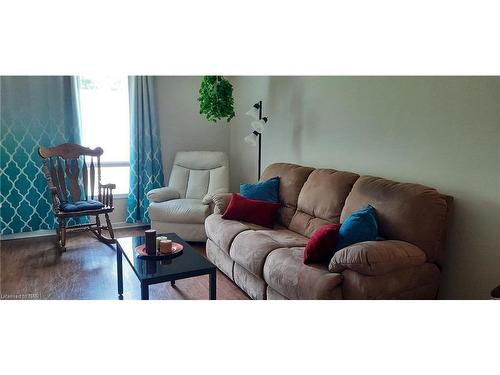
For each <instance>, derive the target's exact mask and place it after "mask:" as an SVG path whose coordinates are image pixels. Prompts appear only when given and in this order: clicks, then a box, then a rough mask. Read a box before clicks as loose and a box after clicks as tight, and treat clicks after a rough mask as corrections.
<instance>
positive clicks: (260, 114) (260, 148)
mask: <svg viewBox="0 0 500 375" xmlns="http://www.w3.org/2000/svg"><path fill="white" fill-rule="evenodd" d="M260 120H262V100H259V121H260ZM261 155H262V133H260V132H259V166H258V177H257V181H259V180H260V169H261Z"/></svg>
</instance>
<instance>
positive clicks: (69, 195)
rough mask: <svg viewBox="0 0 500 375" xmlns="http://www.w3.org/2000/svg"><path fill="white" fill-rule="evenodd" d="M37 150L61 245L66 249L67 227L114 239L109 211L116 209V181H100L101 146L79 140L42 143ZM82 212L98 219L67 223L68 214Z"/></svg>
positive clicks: (74, 215)
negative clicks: (49, 146)
mask: <svg viewBox="0 0 500 375" xmlns="http://www.w3.org/2000/svg"><path fill="white" fill-rule="evenodd" d="M38 153H39V154H40V156H41V157H42V162H43V169H44V172H45V178H46V179H47V184H48V186H49V190H50V195H51V198H52V208H53V211H54V215H55V216H56V218H57V220H58V222H59V227H58V228H57V229H56V234H57V242H58V245H59V246H60V249H61V250H62V251H63V252H64V251H66V232H67V231H87V230H90V231H92V233H94V235H95V236H96V237H97V238H98V239H99V240H100V241H102V242H105V243H107V244H110V243H113V242H114V234H113V227H112V226H111V221H110V220H109V213H110V212H113V208H114V207H113V189H115V188H116V185H114V184H106V185H103V184H101V155H102V154H103V150H102V148H100V147H97V148H95V149H93V150H92V149H90V148H87V147H83V146H80V145H77V144H73V143H64V144H62V145H59V146H55V147H51V148H45V147H40V148H39V149H38ZM96 169H97V181H96ZM82 186H83V191H82ZM95 192H96V193H97V197H96V196H95V194H94V193H95ZM101 214H104V217H105V218H106V226H102V225H101V220H100V219H99V215H101ZM81 216H88V217H89V221H90V216H95V223H91V222H89V223H87V224H77V225H72V226H66V221H67V220H68V219H69V218H75V217H81ZM103 229H105V230H107V231H108V232H109V236H110V238H107V237H104V236H103V235H102V230H103Z"/></svg>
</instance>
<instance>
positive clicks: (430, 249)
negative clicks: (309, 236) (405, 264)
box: [340, 176, 451, 262]
mask: <svg viewBox="0 0 500 375" xmlns="http://www.w3.org/2000/svg"><path fill="white" fill-rule="evenodd" d="M367 204H371V205H372V206H373V207H375V210H376V211H377V218H378V223H379V233H380V236H382V237H384V238H386V239H391V240H401V241H406V242H410V243H412V244H414V245H416V246H417V247H419V248H420V249H422V250H423V251H424V252H425V253H426V254H427V259H428V261H430V262H434V261H437V262H441V261H442V260H443V257H444V248H443V247H444V246H443V245H444V239H445V231H446V220H447V211H448V208H449V204H451V197H446V196H444V195H442V194H439V193H438V192H437V191H436V190H435V189H432V188H429V187H426V186H422V185H417V184H410V183H398V182H395V181H390V180H386V179H383V178H379V177H370V176H362V177H360V178H359V179H358V180H357V181H356V182H355V183H354V186H353V188H352V191H351V193H350V194H349V196H348V197H347V200H346V203H345V206H344V209H343V210H342V215H341V217H340V221H341V222H343V221H344V220H345V219H346V218H347V217H348V216H349V215H350V214H351V213H352V212H353V211H355V210H357V209H359V208H361V207H364V206H366V205H367Z"/></svg>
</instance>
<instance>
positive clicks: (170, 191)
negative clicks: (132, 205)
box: [147, 186, 181, 203]
mask: <svg viewBox="0 0 500 375" xmlns="http://www.w3.org/2000/svg"><path fill="white" fill-rule="evenodd" d="M147 197H148V199H149V201H150V202H157V203H158V202H165V201H169V200H172V199H179V198H180V197H181V195H180V193H179V192H178V191H177V190H176V189H174V188H173V187H170V186H166V187H161V188H158V189H153V190H150V191H148V193H147Z"/></svg>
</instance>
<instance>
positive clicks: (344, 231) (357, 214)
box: [335, 205, 378, 251]
mask: <svg viewBox="0 0 500 375" xmlns="http://www.w3.org/2000/svg"><path fill="white" fill-rule="evenodd" d="M377 237H378V222H377V213H376V212H375V209H374V208H373V207H372V206H370V205H367V206H366V207H363V208H360V209H359V210H356V211H354V212H353V213H352V214H350V215H349V217H348V218H347V219H345V221H344V222H343V223H342V226H341V227H340V230H339V240H338V242H337V246H336V247H335V250H336V251H337V250H340V249H343V248H344V247H347V246H349V245H353V244H355V243H358V242H364V241H375V240H376V239H377Z"/></svg>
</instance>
